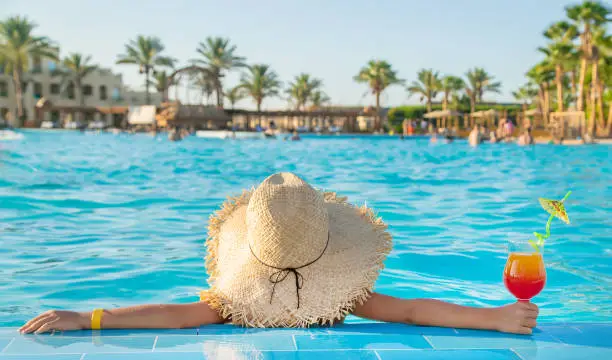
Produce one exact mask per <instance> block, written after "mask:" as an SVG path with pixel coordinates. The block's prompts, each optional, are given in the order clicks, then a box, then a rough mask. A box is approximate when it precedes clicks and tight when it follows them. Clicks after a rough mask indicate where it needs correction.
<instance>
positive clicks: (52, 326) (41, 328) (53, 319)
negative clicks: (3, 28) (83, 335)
mask: <svg viewBox="0 0 612 360" xmlns="http://www.w3.org/2000/svg"><path fill="white" fill-rule="evenodd" d="M89 321H90V317H89V314H87V313H78V312H74V311H60V310H50V311H47V312H44V313H42V314H40V315H38V316H37V317H35V318H33V319H32V320H30V321H28V322H27V323H26V324H25V325H23V326H22V327H21V328H20V329H19V332H20V333H22V334H29V333H32V332H34V333H35V334H42V333H45V332H48V331H51V330H60V331H64V330H82V329H88V328H89Z"/></svg>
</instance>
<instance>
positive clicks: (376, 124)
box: [374, 91, 381, 130]
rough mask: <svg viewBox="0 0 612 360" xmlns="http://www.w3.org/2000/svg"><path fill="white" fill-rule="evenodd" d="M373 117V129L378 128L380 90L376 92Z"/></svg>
mask: <svg viewBox="0 0 612 360" xmlns="http://www.w3.org/2000/svg"><path fill="white" fill-rule="evenodd" d="M374 119H375V120H374V130H380V128H381V126H380V125H381V124H380V91H378V92H376V115H375V117H374Z"/></svg>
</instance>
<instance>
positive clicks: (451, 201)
mask: <svg viewBox="0 0 612 360" xmlns="http://www.w3.org/2000/svg"><path fill="white" fill-rule="evenodd" d="M25 135H26V138H25V140H23V141H12V142H8V141H7V142H0V279H1V280H0V326H7V325H10V326H15V325H19V324H20V323H22V322H23V321H24V320H26V319H27V318H29V317H31V316H33V315H35V314H37V313H39V312H41V311H44V310H48V309H52V308H61V309H76V310H85V309H91V308H94V307H114V306H125V305H132V304H139V303H151V302H153V303H159V302H189V301H194V300H196V299H197V292H198V290H200V289H203V288H205V287H206V274H205V272H204V261H203V258H204V256H205V250H204V246H203V243H204V240H205V238H206V221H207V218H208V216H209V215H210V213H211V212H212V211H213V210H215V209H216V207H217V206H218V205H219V204H220V203H221V201H223V200H224V198H225V197H226V196H227V195H232V194H236V193H239V192H240V190H241V189H242V188H245V187H250V186H252V185H256V184H257V183H258V182H259V181H261V180H263V179H264V178H265V177H266V176H267V175H269V174H271V173H273V172H277V171H293V172H296V173H298V174H300V175H301V176H302V177H304V178H305V179H307V180H308V181H310V182H311V183H313V184H315V185H316V186H318V187H322V188H325V189H333V190H337V191H338V192H339V193H341V194H343V195H347V196H349V199H350V200H351V201H352V202H354V203H358V204H362V203H363V202H365V201H367V203H368V205H369V206H372V207H374V208H375V209H377V210H378V212H379V214H380V215H381V216H382V217H383V218H384V219H385V220H386V221H387V222H388V224H389V225H390V231H391V233H392V234H393V235H394V239H395V240H394V242H395V243H394V250H393V252H392V254H391V256H390V258H389V259H388V260H387V262H386V266H387V267H386V269H385V270H384V272H383V273H382V275H381V277H380V279H379V281H378V284H377V291H379V292H383V293H386V294H390V295H395V296H402V297H406V298H415V297H433V298H438V299H443V300H448V301H452V302H456V303H460V304H466V305H478V306H490V305H500V304H504V303H507V302H510V301H512V300H513V298H512V296H511V295H510V294H508V293H507V291H506V290H505V288H504V286H503V284H502V281H501V274H502V271H503V267H504V264H505V256H506V244H507V241H508V240H515V239H525V240H526V239H528V238H529V235H530V234H531V232H533V231H543V225H544V223H545V222H546V220H547V215H546V213H544V212H543V211H542V210H541V208H540V207H539V204H538V202H537V198H538V197H539V196H547V197H552V198H560V197H562V196H563V195H564V194H565V191H566V190H567V189H571V190H573V194H572V196H571V197H570V199H569V200H568V202H567V208H568V212H569V215H570V218H571V220H572V225H570V226H567V225H565V224H563V223H561V222H558V221H557V222H555V223H554V224H553V237H552V238H551V240H550V241H549V242H548V243H547V247H546V254H545V258H546V264H547V270H548V283H547V286H546V288H545V290H544V291H543V292H542V294H541V295H539V296H538V297H537V298H536V299H535V302H536V303H537V304H539V305H540V307H541V319H542V320H551V321H566V320H567V321H570V320H571V321H612V202H611V201H610V199H612V163H611V162H610V150H611V149H612V148H610V147H608V146H604V145H597V146H584V147H556V146H552V145H550V146H548V145H542V146H536V147H531V148H519V147H516V146H514V145H504V144H495V145H483V146H481V147H480V148H477V149H472V148H470V147H469V146H467V144H466V143H465V142H456V143H454V144H450V145H445V144H437V145H435V144H429V143H428V142H427V140H425V139H419V140H407V141H400V140H398V139H397V138H386V137H379V138H368V137H360V138H352V137H307V138H305V139H304V140H303V141H302V142H284V141H222V140H205V139H197V138H189V139H187V140H185V141H183V142H179V143H171V142H168V141H167V140H166V139H164V138H159V139H154V138H151V137H149V136H147V135H134V136H128V135H121V136H114V135H110V134H101V135H91V134H80V133H71V132H53V133H46V132H33V131H32V132H25Z"/></svg>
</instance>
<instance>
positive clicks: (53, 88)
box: [49, 84, 61, 95]
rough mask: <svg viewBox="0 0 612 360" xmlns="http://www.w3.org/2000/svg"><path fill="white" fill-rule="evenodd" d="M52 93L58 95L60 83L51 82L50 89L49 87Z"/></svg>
mask: <svg viewBox="0 0 612 360" xmlns="http://www.w3.org/2000/svg"><path fill="white" fill-rule="evenodd" d="M49 90H50V91H49V92H50V93H51V94H52V95H59V93H60V91H61V88H60V84H51V89H49Z"/></svg>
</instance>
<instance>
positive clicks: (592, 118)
mask: <svg viewBox="0 0 612 360" xmlns="http://www.w3.org/2000/svg"><path fill="white" fill-rule="evenodd" d="M589 109H590V110H591V111H590V112H589V125H588V128H589V130H588V131H589V135H591V136H593V134H594V133H595V112H596V109H595V87H594V86H592V87H591V96H590V97H589Z"/></svg>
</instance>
